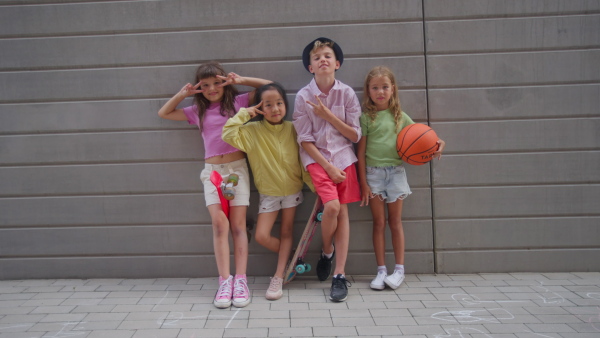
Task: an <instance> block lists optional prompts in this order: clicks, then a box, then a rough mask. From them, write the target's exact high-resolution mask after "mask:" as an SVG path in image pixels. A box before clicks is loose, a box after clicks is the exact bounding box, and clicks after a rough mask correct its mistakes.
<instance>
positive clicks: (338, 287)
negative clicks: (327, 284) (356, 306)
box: [329, 274, 352, 302]
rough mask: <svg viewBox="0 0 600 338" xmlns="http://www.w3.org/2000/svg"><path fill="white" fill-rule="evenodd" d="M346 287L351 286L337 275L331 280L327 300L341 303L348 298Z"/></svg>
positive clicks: (342, 277) (344, 278)
mask: <svg viewBox="0 0 600 338" xmlns="http://www.w3.org/2000/svg"><path fill="white" fill-rule="evenodd" d="M348 285H350V286H352V284H351V283H350V282H349V281H348V280H347V279H346V277H344V276H343V275H341V274H339V275H337V276H334V277H333V278H332V279H331V294H330V295H329V299H331V300H332V301H334V302H343V301H345V300H346V298H348Z"/></svg>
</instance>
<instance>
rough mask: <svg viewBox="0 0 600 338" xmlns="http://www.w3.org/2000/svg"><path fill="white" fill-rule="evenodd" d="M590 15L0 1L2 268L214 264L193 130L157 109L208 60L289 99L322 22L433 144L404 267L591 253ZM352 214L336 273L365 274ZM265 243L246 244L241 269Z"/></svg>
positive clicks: (303, 79) (94, 269)
mask: <svg viewBox="0 0 600 338" xmlns="http://www.w3.org/2000/svg"><path fill="white" fill-rule="evenodd" d="M599 35H600V2H599V1H583V0H581V1H549V0H547V1H542V0H535V1H534V0H529V1H527V0H525V1H522V0H519V1H516V0H515V1H501V0H487V1H480V0H477V1H475V0H444V1H428V0H423V1H421V0H419V1H417V0H408V1H391V0H387V1H384V0H377V1H360V0H344V1H342V0H337V1H325V2H322V1H315V0H310V1H291V0H290V1H287V0H271V1H258V0H246V1H227V0H226V1H205V2H199V1H192V0H184V1H132V2H129V1H111V2H98V1H93V2H92V1H89V2H88V1H62V2H58V3H57V2H47V1H43V0H40V1H10V2H3V3H2V4H0V55H1V57H0V279H15V278H92V277H95V278H98V277H107V278H108V277H132V278H135V277H175V276H185V277H192V276H214V275H216V267H215V262H214V257H213V254H212V241H211V237H212V230H211V225H210V218H209V215H208V211H207V209H206V208H205V207H204V196H203V191H202V187H201V185H200V183H199V179H198V174H199V172H200V170H201V168H202V167H203V165H204V163H203V144H202V140H201V137H200V136H199V134H198V131H197V130H196V129H194V128H192V127H190V126H188V125H187V124H186V123H185V122H173V121H166V120H161V119H160V118H158V116H157V114H156V112H157V111H158V109H159V108H160V106H161V105H162V104H163V103H164V102H166V100H167V99H168V98H169V97H171V96H172V95H173V94H174V93H175V92H176V91H178V90H179V89H180V88H181V87H182V86H183V84H185V83H186V82H191V81H193V74H194V71H195V68H196V67H197V65H198V64H200V63H202V62H205V61H208V60H220V61H221V62H222V63H223V64H224V66H225V68H226V70H227V71H233V72H237V73H239V74H242V75H248V76H257V77H263V78H268V79H272V80H276V81H279V82H281V83H282V84H283V85H284V86H285V87H286V88H287V89H288V93H289V96H290V100H291V101H292V102H293V99H294V95H295V93H296V92H297V91H298V90H299V89H300V88H301V87H302V86H304V85H305V84H306V83H308V81H310V75H309V74H308V73H307V72H306V71H305V70H304V68H303V66H302V63H301V61H300V52H301V50H302V49H303V48H304V46H305V45H306V44H307V43H308V42H309V41H311V40H312V39H314V38H316V37H318V36H327V37H330V38H332V39H334V40H336V41H337V42H338V43H339V44H340V45H341V46H342V48H343V50H344V53H345V62H344V65H343V67H342V68H341V69H340V71H338V74H337V77H338V78H339V79H340V80H342V81H343V82H345V83H347V84H349V85H351V86H352V87H354V88H355V89H356V90H357V94H358V95H359V96H362V92H361V88H362V82H363V79H364V76H365V74H366V73H367V71H368V70H369V69H370V68H371V67H372V66H375V65H379V64H385V65H388V66H390V67H391V68H392V69H393V70H394V71H395V72H396V75H397V77H398V81H399V86H400V96H401V100H402V104H403V107H404V110H405V111H406V112H407V113H408V114H409V115H411V117H413V119H414V120H416V121H417V122H422V123H430V124H431V125H432V126H433V127H434V129H435V130H436V131H437V133H438V134H439V135H440V136H441V137H442V138H443V139H444V140H445V141H446V142H447V144H448V146H447V151H446V153H445V155H444V156H443V159H442V160H441V161H436V162H435V163H434V164H432V165H426V166H422V167H412V166H408V168H407V170H408V174H409V182H410V184H411V187H412V190H413V195H411V197H410V198H409V199H408V200H407V201H406V203H405V205H404V213H403V216H404V217H403V219H404V228H405V233H406V239H407V240H406V244H407V245H406V246H407V247H406V253H407V256H406V265H407V272H409V273H431V272H436V271H437V272H441V273H460V272H500V271H590V270H599V269H600V261H599V260H598V259H597V257H598V256H599V254H600V252H599V248H600V230H599V229H600V222H599V215H600V213H599V212H598V210H599V208H598V202H597V201H598V198H599V197H600V185H599V184H598V183H599V182H600V174H599V171H598V168H599V167H600V152H599V151H598V150H599V147H598V145H599V144H600V142H599V140H598V136H597V135H598V132H597V130H598V129H599V127H600V119H599V117H600V113H599V109H598V107H599V106H600V36H599ZM240 89H242V90H244V89H246V90H247V88H240ZM189 103H190V102H189V101H186V102H185V104H189ZM306 197H307V198H306V200H307V201H306V202H305V203H304V204H303V205H302V206H301V207H299V209H298V214H297V218H296V220H297V222H296V232H295V233H296V238H298V237H299V235H300V233H301V232H302V230H303V227H304V224H305V222H306V217H307V214H308V212H309V211H310V208H311V204H312V202H313V201H314V197H313V196H312V195H311V193H310V192H308V191H307V192H306ZM257 200H258V196H257V193H256V191H255V190H254V192H253V194H252V198H251V204H252V206H251V208H250V211H249V215H248V217H249V218H253V219H256V205H257ZM350 217H351V220H352V222H351V223H352V235H351V255H350V258H349V263H348V267H347V272H348V273H350V274H371V273H373V271H374V265H375V261H374V255H373V254H372V246H371V239H370V222H371V216H370V213H369V211H368V210H367V209H365V208H359V207H358V204H355V205H351V213H350ZM319 242H320V240H319V238H317V239H315V241H314V243H313V245H312V246H311V255H312V258H313V259H316V255H317V252H318V247H319ZM388 251H389V255H388V256H389V257H388V263H389V264H388V265H391V264H392V263H393V257H392V251H391V245H390V244H388ZM275 260H276V257H275V255H273V254H271V253H269V252H267V251H266V250H265V249H263V248H262V247H260V246H259V245H257V244H256V243H255V242H252V243H251V245H250V257H249V270H248V273H249V274H250V275H270V274H272V273H273V270H274V267H275Z"/></svg>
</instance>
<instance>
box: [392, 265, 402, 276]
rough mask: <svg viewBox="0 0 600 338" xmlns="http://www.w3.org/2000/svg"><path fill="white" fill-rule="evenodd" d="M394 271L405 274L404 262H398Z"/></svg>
mask: <svg viewBox="0 0 600 338" xmlns="http://www.w3.org/2000/svg"><path fill="white" fill-rule="evenodd" d="M394 271H400V272H402V274H404V264H396V267H395V268H394Z"/></svg>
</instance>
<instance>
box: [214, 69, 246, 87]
mask: <svg viewBox="0 0 600 338" xmlns="http://www.w3.org/2000/svg"><path fill="white" fill-rule="evenodd" d="M217 78H219V79H221V80H223V83H221V84H220V85H218V87H225V86H229V85H232V84H239V83H240V79H241V76H239V75H237V74H236V73H233V72H232V73H229V74H227V77H225V76H221V75H217Z"/></svg>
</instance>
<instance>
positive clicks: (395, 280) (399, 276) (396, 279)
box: [383, 270, 404, 290]
mask: <svg viewBox="0 0 600 338" xmlns="http://www.w3.org/2000/svg"><path fill="white" fill-rule="evenodd" d="M383 281H384V282H385V284H387V286H389V287H391V288H392V289H394V290H395V289H397V288H398V287H399V286H400V284H402V282H403V281H404V272H402V271H400V270H395V271H394V273H393V274H391V275H389V276H387V277H385V279H384V280H383Z"/></svg>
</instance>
